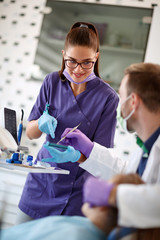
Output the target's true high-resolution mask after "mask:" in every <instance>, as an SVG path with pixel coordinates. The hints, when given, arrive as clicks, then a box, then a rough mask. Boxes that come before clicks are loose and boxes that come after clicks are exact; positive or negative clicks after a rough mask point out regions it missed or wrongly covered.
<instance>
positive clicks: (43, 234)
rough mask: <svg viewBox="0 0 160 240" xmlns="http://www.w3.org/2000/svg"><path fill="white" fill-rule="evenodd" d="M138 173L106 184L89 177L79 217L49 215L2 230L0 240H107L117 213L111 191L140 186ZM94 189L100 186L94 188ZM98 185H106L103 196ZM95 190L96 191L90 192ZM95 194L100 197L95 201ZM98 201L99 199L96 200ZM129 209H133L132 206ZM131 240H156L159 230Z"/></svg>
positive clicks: (142, 231)
mask: <svg viewBox="0 0 160 240" xmlns="http://www.w3.org/2000/svg"><path fill="white" fill-rule="evenodd" d="M143 183H144V182H143V181H142V180H141V178H140V177H139V176H138V175H137V174H127V175H124V174H120V175H116V176H115V177H114V178H112V179H111V180H110V181H108V182H106V181H104V180H100V179H98V178H95V177H90V178H89V179H88V180H87V181H86V183H85V185H84V189H83V199H84V204H83V206H82V212H83V214H84V215H85V216H86V217H81V216H49V217H45V218H42V219H39V220H33V221H30V222H26V223H22V224H20V225H16V226H14V227H11V228H9V229H4V230H1V232H0V239H1V240H13V239H16V240H21V239H23V240H42V239H43V240H51V239H52V240H64V239H65V240H82V239H83V240H106V239H107V237H108V236H109V234H110V232H111V231H112V230H113V229H114V228H115V227H117V221H118V210H117V208H116V207H110V206H109V204H108V200H107V199H108V198H109V196H110V193H111V191H112V189H113V188H114V187H115V186H118V185H119V184H131V185H133V184H135V185H137V184H143ZM96 186H99V188H98V189H97V188H96ZM100 186H102V187H103V186H106V191H104V194H103V195H102V194H99V193H98V191H99V190H100V188H101V187H100ZM94 187H95V189H93V188H94ZM95 193H97V194H99V197H100V198H96V199H95V200H94V196H95ZM97 199H98V200H97ZM131 207H132V206H131ZM132 239H136V240H138V239H140V240H158V239H160V229H159V228H157V229H139V230H138V231H137V232H136V233H135V234H134V238H132Z"/></svg>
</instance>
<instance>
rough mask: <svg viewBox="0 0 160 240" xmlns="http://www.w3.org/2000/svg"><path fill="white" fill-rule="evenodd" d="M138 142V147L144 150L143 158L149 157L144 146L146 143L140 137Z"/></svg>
mask: <svg viewBox="0 0 160 240" xmlns="http://www.w3.org/2000/svg"><path fill="white" fill-rule="evenodd" d="M136 142H137V144H138V146H139V147H140V148H142V150H143V157H148V149H147V148H146V146H145V145H144V142H143V141H142V140H141V139H140V138H139V137H137V141H136Z"/></svg>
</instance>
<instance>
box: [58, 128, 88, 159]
mask: <svg viewBox="0 0 160 240" xmlns="http://www.w3.org/2000/svg"><path fill="white" fill-rule="evenodd" d="M70 130H71V128H66V129H65V131H64V132H63V134H62V136H61V137H64V136H66V138H65V139H63V140H62V142H63V143H64V144H66V145H71V146H73V147H74V148H75V149H76V150H79V151H80V152H81V153H83V154H84V155H85V156H86V157H87V158H88V157H89V155H90V153H91V151H92V148H93V142H92V141H91V140H90V139H89V138H88V137H87V136H86V135H85V134H84V133H82V132H81V131H80V130H78V129H76V130H74V131H73V132H71V133H68V132H69V131H70Z"/></svg>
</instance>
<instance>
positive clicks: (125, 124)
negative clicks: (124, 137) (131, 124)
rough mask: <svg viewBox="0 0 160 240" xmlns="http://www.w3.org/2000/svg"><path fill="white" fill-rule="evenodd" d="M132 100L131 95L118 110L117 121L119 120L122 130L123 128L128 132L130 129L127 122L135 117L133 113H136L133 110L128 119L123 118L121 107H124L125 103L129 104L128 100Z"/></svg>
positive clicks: (119, 105)
mask: <svg viewBox="0 0 160 240" xmlns="http://www.w3.org/2000/svg"><path fill="white" fill-rule="evenodd" d="M130 98H131V95H129V96H128V97H127V98H126V99H125V100H124V102H123V103H122V104H118V108H117V120H118V122H119V123H120V125H121V126H122V128H123V129H124V130H125V131H128V129H127V120H128V119H129V118H130V117H131V116H132V115H133V113H134V112H135V109H133V110H132V111H131V112H130V114H129V115H128V116H127V117H125V118H123V117H122V116H121V107H122V105H123V104H124V103H125V102H127V101H128V99H130Z"/></svg>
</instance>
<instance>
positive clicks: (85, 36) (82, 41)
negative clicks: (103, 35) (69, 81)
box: [59, 22, 100, 79]
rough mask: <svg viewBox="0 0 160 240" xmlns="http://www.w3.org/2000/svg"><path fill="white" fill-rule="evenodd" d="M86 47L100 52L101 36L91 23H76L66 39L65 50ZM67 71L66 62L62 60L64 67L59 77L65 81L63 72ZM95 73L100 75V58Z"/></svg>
mask: <svg viewBox="0 0 160 240" xmlns="http://www.w3.org/2000/svg"><path fill="white" fill-rule="evenodd" d="M77 45H78V46H85V47H88V48H91V49H93V50H95V52H99V36H98V31H97V29H96V27H95V26H94V25H93V24H91V23H86V22H76V23H75V24H74V25H73V26H72V27H71V29H70V31H69V32H68V34H67V36H66V39H65V49H67V48H68V47H69V46H77ZM64 69H65V62H64V59H62V67H61V70H60V71H59V76H60V77H61V78H62V79H64V76H63V71H64ZM94 73H95V75H96V76H98V77H100V75H99V58H98V59H97V61H96V63H95V66H94Z"/></svg>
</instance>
